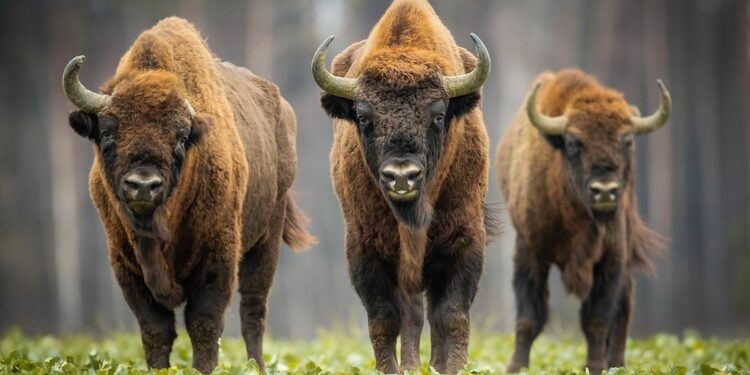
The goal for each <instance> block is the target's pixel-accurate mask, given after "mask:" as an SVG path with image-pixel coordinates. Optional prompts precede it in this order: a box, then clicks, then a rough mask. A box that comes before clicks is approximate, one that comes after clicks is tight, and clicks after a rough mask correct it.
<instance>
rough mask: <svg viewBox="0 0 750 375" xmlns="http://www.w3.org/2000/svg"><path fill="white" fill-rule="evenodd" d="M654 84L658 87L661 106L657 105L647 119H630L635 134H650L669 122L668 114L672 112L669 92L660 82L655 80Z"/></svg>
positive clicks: (634, 117)
mask: <svg viewBox="0 0 750 375" xmlns="http://www.w3.org/2000/svg"><path fill="white" fill-rule="evenodd" d="M656 83H657V84H658V85H659V94H660V95H661V104H659V108H658V109H657V110H656V112H654V113H652V114H651V115H649V116H647V117H640V116H631V117H630V122H632V123H633V126H634V127H635V132H636V133H638V134H645V133H650V132H652V131H654V130H656V129H659V128H660V127H662V125H664V124H665V123H666V122H667V120H669V113H670V112H672V97H671V96H670V95H669V91H667V88H666V87H665V86H664V83H663V82H662V81H661V80H657V81H656Z"/></svg>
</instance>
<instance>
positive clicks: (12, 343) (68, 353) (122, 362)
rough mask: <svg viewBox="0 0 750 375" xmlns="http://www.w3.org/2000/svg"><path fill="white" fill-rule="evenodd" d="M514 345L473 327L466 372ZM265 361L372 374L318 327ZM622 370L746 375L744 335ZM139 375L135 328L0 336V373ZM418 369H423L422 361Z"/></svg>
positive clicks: (634, 361)
mask: <svg viewBox="0 0 750 375" xmlns="http://www.w3.org/2000/svg"><path fill="white" fill-rule="evenodd" d="M428 342H429V340H428V339H426V338H425V339H424V340H423V343H422V361H423V362H426V361H427V360H428V359H429V344H428ZM512 348H513V337H512V336H511V335H485V334H483V333H482V332H474V334H473V337H472V343H471V345H470V347H469V364H468V365H467V367H466V370H465V371H464V373H465V374H496V373H502V372H503V368H504V367H505V364H506V363H507V361H508V359H509V357H510V355H511V352H512ZM265 353H266V354H265V355H266V357H265V359H266V363H267V364H268V370H269V373H270V374H286V373H291V374H305V375H307V374H375V373H376V372H375V371H374V370H373V368H374V366H375V363H374V359H373V356H372V352H371V349H370V345H369V343H368V342H367V339H366V335H362V334H361V333H360V334H351V333H341V332H323V333H321V334H320V335H319V336H318V338H317V339H315V340H311V341H309V342H306V341H282V340H274V339H267V340H266V342H265ZM190 356H191V349H190V342H189V339H188V337H187V334H186V333H185V332H180V335H179V338H178V339H177V342H176V343H175V346H174V350H173V352H172V358H171V360H172V365H173V367H172V368H170V369H166V370H159V371H154V373H155V374H197V372H196V371H195V370H193V369H192V368H190V361H191V357H190ZM585 356H586V348H585V345H584V343H583V342H582V340H581V339H578V338H576V339H572V338H565V339H563V338H553V337H549V336H548V335H543V336H542V337H541V338H540V339H538V340H537V342H536V343H535V344H534V348H533V352H532V363H531V371H532V373H553V374H556V373H561V374H585V373H586V372H585V370H582V369H581V366H582V364H583V363H584V361H585ZM627 361H628V365H629V366H628V367H627V368H624V369H611V370H609V373H610V374H644V373H668V374H747V373H750V340H747V339H746V340H733V341H726V340H719V339H705V338H701V337H700V336H698V335H697V334H695V333H690V332H688V333H686V334H685V335H683V337H677V336H672V335H656V336H653V337H651V338H648V339H645V340H630V341H629V342H628V349H627ZM145 372H146V365H145V361H144V359H143V352H142V349H141V342H140V338H139V336H138V335H137V334H134V333H125V334H114V335H111V336H109V337H106V338H102V339H94V338H91V337H87V336H71V337H54V336H38V337H27V336H25V335H23V333H21V331H19V330H12V331H10V332H8V333H6V334H5V335H4V336H2V338H0V373H3V374H5V373H31V374H81V373H85V374H91V375H95V374H141V373H145ZM257 372H258V371H257V366H256V365H255V362H254V361H248V360H247V359H246V358H245V345H244V343H243V342H242V340H241V339H237V338H225V339H223V340H222V341H221V357H220V361H219V367H218V368H217V369H216V370H215V371H214V373H215V374H247V373H257ZM418 374H430V370H429V368H428V367H427V365H426V364H425V365H423V367H422V369H421V370H420V371H419V372H418Z"/></svg>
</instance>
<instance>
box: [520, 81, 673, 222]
mask: <svg viewBox="0 0 750 375" xmlns="http://www.w3.org/2000/svg"><path fill="white" fill-rule="evenodd" d="M658 84H659V91H660V94H661V104H660V106H659V108H658V109H657V110H656V112H654V113H653V114H652V115H650V116H648V117H640V114H639V113H638V110H637V109H635V108H634V107H630V106H629V105H628V104H627V103H626V102H625V99H624V98H623V97H622V95H621V94H620V93H617V92H615V91H612V90H607V89H596V90H592V91H586V90H582V94H580V95H578V96H576V97H574V98H572V99H571V101H570V103H569V104H568V105H567V107H566V108H565V109H563V113H562V114H561V115H559V116H556V117H550V116H546V115H544V114H542V113H541V112H540V111H539V110H538V109H537V105H536V95H537V91H538V90H539V86H540V84H539V83H538V84H537V85H536V86H535V87H534V89H533V90H532V91H531V94H530V95H529V98H528V100H527V103H526V112H527V115H528V117H529V121H530V122H531V123H532V124H533V125H534V126H535V127H536V128H537V129H539V131H540V132H542V134H544V135H545V136H546V139H547V140H548V141H549V142H550V143H551V144H552V145H553V146H554V147H555V148H557V149H558V150H559V151H560V152H561V153H562V155H563V160H564V163H563V164H564V166H565V170H566V175H567V176H568V179H569V181H570V182H571V183H572V185H573V186H574V190H575V191H576V192H577V196H578V197H579V198H580V199H581V201H582V203H583V205H584V206H585V207H586V208H587V209H588V211H589V213H590V214H591V216H592V217H593V218H594V219H595V220H597V221H608V220H611V219H612V218H614V217H615V214H616V212H617V210H618V207H619V206H620V204H621V203H620V202H621V201H622V199H621V196H622V195H623V193H624V191H625V190H626V189H632V187H631V186H630V185H631V178H632V177H631V174H632V164H633V161H634V145H633V143H634V135H635V134H645V133H649V132H651V131H654V130H656V129H658V128H659V127H661V126H662V125H664V123H666V121H667V119H668V118H669V112H670V110H671V107H672V100H671V98H670V96H669V92H668V91H667V89H666V88H665V87H664V84H662V82H661V81H658Z"/></svg>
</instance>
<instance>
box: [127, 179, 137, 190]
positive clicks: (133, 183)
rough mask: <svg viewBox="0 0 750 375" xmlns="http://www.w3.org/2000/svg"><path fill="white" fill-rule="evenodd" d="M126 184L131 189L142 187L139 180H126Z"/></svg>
mask: <svg viewBox="0 0 750 375" xmlns="http://www.w3.org/2000/svg"><path fill="white" fill-rule="evenodd" d="M124 184H125V187H126V188H128V189H129V190H138V188H139V187H140V184H139V183H138V182H137V181H133V180H129V179H127V180H125V183H124Z"/></svg>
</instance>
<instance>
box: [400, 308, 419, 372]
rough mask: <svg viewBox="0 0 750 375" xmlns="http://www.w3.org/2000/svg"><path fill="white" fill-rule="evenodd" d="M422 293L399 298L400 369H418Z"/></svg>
mask: <svg viewBox="0 0 750 375" xmlns="http://www.w3.org/2000/svg"><path fill="white" fill-rule="evenodd" d="M422 300H423V298H422V293H416V294H412V295H410V296H404V297H402V300H401V371H404V370H409V371H417V370H419V366H420V361H419V338H420V336H421V335H422V326H423V325H424V304H423V303H422Z"/></svg>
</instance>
